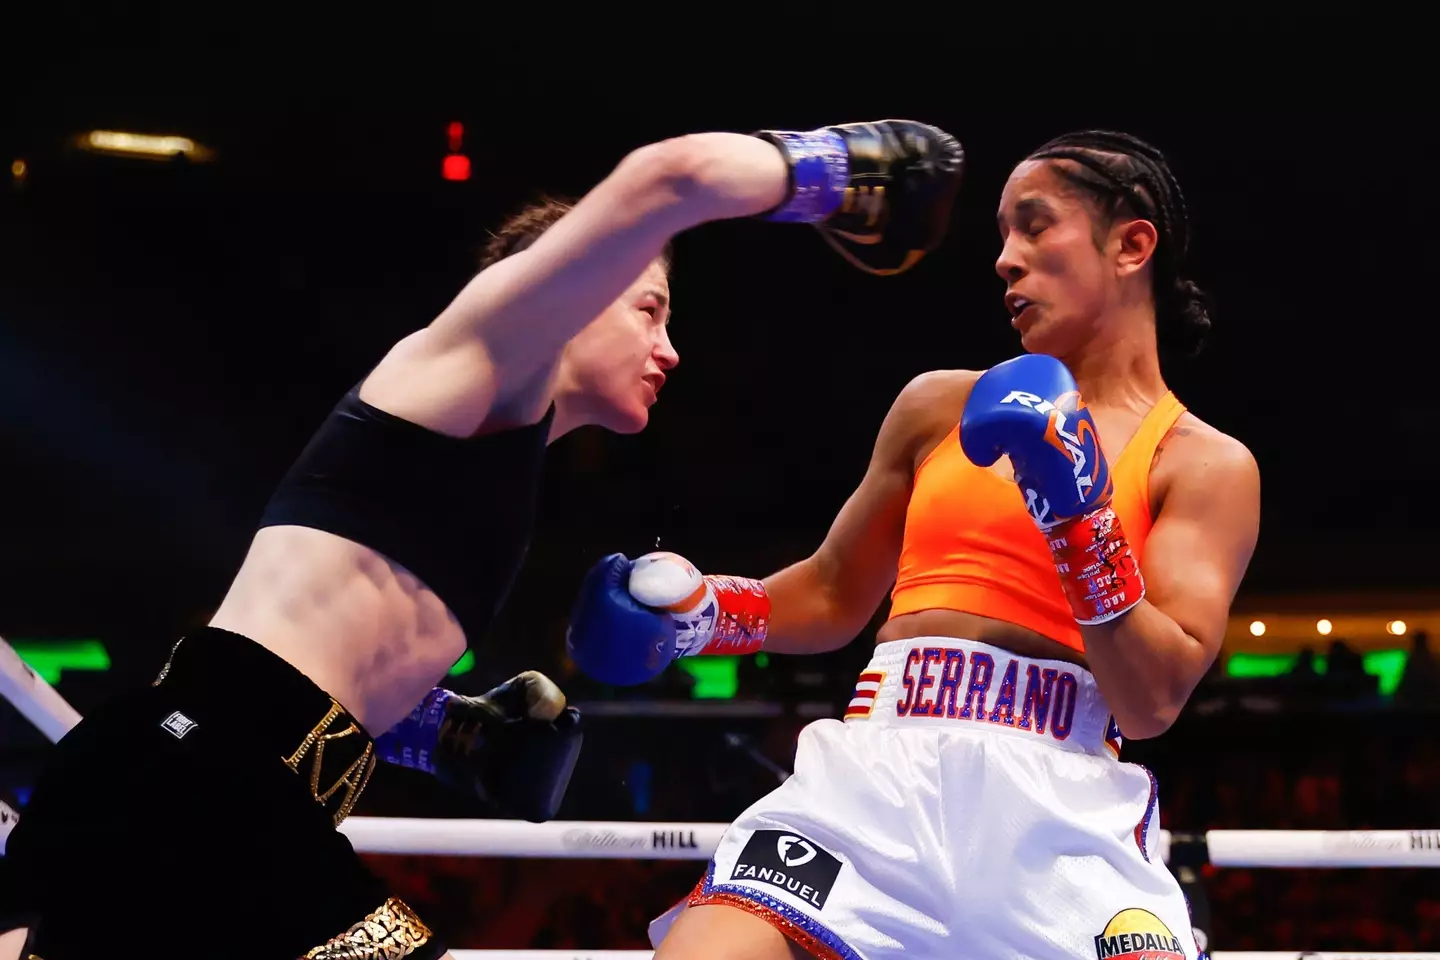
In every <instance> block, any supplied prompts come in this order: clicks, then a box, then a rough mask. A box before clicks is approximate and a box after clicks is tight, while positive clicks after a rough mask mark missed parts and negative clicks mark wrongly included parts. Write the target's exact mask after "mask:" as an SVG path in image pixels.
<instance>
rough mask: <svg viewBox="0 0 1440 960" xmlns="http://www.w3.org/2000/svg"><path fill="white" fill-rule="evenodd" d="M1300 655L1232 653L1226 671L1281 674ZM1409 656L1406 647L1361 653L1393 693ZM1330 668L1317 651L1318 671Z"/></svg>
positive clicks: (1231, 673)
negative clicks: (1404, 648) (1403, 648)
mask: <svg viewBox="0 0 1440 960" xmlns="http://www.w3.org/2000/svg"><path fill="white" fill-rule="evenodd" d="M1299 659H1300V655H1299V654H1295V653H1232V654H1231V655H1230V658H1229V659H1228V660H1226V661H1225V675H1226V676H1230V677H1279V676H1284V675H1285V674H1287V673H1289V672H1290V671H1291V670H1293V669H1294V668H1295V662H1296V661H1297V660H1299ZM1409 659H1410V653H1409V651H1407V650H1370V651H1367V652H1365V653H1363V654H1361V655H1360V662H1361V664H1362V669H1363V670H1364V671H1365V672H1366V673H1368V674H1371V675H1372V676H1375V677H1378V678H1379V680H1380V693H1381V694H1383V695H1384V696H1387V697H1388V696H1390V695H1391V694H1392V693H1394V692H1395V688H1396V687H1398V686H1399V685H1400V678H1401V677H1402V676H1404V674H1405V664H1406V662H1407V661H1408V660H1409ZM1328 669H1329V662H1328V658H1327V657H1326V656H1325V654H1323V653H1321V654H1316V655H1315V672H1316V673H1318V674H1320V675H1321V676H1324V674H1325V672H1326V670H1328Z"/></svg>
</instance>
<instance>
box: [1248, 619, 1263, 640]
mask: <svg viewBox="0 0 1440 960" xmlns="http://www.w3.org/2000/svg"><path fill="white" fill-rule="evenodd" d="M1250 636H1252V637H1263V636H1265V621H1263V620H1251V621H1250Z"/></svg>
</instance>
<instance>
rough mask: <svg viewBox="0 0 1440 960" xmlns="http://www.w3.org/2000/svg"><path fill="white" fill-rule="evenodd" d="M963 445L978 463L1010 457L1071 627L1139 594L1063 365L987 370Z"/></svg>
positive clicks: (1080, 405)
mask: <svg viewBox="0 0 1440 960" xmlns="http://www.w3.org/2000/svg"><path fill="white" fill-rule="evenodd" d="M960 445H961V448H962V449H963V450H964V451H965V456H966V457H968V458H969V459H970V461H971V462H972V463H974V464H975V465H976V466H980V467H989V466H990V465H991V464H993V463H994V462H995V461H996V460H998V459H1000V457H1001V456H1007V457H1009V458H1010V463H1011V464H1012V465H1013V466H1014V468H1015V482H1016V483H1017V484H1018V485H1019V487H1020V491H1021V493H1022V494H1023V495H1024V497H1025V509H1026V510H1027V511H1029V513H1030V516H1031V518H1032V519H1033V520H1034V521H1035V525H1036V526H1037V527H1039V528H1040V532H1041V533H1043V534H1045V538H1046V540H1047V541H1048V542H1049V544H1050V552H1051V553H1052V554H1053V555H1054V557H1055V570H1056V572H1058V573H1059V574H1060V582H1061V585H1062V586H1063V587H1064V590H1065V597H1066V599H1068V600H1069V601H1070V609H1071V611H1072V612H1073V613H1074V615H1075V620H1076V622H1077V623H1079V624H1081V625H1082V626H1091V625H1093V624H1098V623H1105V622H1106V621H1109V620H1114V619H1115V618H1116V617H1119V616H1121V615H1122V614H1124V613H1125V612H1127V611H1128V610H1130V609H1132V608H1133V607H1134V606H1135V605H1136V604H1138V603H1139V602H1140V601H1141V600H1142V599H1144V597H1145V580H1144V578H1143V577H1142V576H1141V575H1140V568H1139V566H1138V565H1137V564H1136V562H1135V557H1134V555H1133V554H1132V553H1131V550H1130V542H1129V541H1128V540H1126V539H1125V531H1124V530H1123V529H1121V526H1120V519H1119V518H1118V517H1117V516H1116V515H1115V510H1114V509H1113V508H1112V507H1111V505H1110V501H1111V497H1112V496H1113V494H1114V486H1113V484H1112V482H1111V479H1110V466H1109V464H1108V463H1106V461H1105V454H1104V453H1102V452H1101V450H1100V435H1099V434H1098V433H1097V432H1096V430H1095V420H1094V418H1093V417H1091V415H1090V410H1089V409H1088V408H1087V407H1086V406H1085V402H1084V401H1083V400H1082V399H1081V398H1080V391H1079V389H1078V388H1077V387H1076V384H1075V378H1074V377H1073V376H1071V375H1070V371H1069V370H1067V369H1065V365H1064V364H1063V363H1061V362H1060V361H1059V360H1056V359H1055V358H1054V357H1048V356H1045V355H1043V354H1025V355H1022V356H1019V357H1016V358H1014V359H1013V360H1007V361H1005V362H1004V363H1001V364H997V365H996V366H994V367H992V368H991V369H989V370H987V371H986V372H985V373H984V374H983V375H982V376H981V377H980V379H979V380H977V381H976V382H975V386H974V387H972V388H971V390H970V398H969V400H967V401H966V403H965V411H964V413H963V414H962V415H961V418H960Z"/></svg>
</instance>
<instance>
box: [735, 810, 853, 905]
mask: <svg viewBox="0 0 1440 960" xmlns="http://www.w3.org/2000/svg"><path fill="white" fill-rule="evenodd" d="M840 865H841V864H840V860H839V859H838V858H836V857H835V856H834V855H833V854H831V853H829V852H827V851H826V850H824V849H823V848H821V847H820V845H819V844H817V843H815V842H814V841H813V840H807V839H806V838H804V837H802V836H799V835H798V834H794V833H790V832H788V831H785V830H756V831H755V832H754V833H752V834H751V835H750V839H749V840H748V841H746V843H745V849H744V850H741V851H740V856H739V858H737V859H736V861H735V866H734V867H732V868H731V870H730V881H731V882H732V883H734V882H741V883H745V884H747V885H750V886H764V887H772V888H774V889H777V890H783V891H785V892H786V893H788V894H790V895H791V896H792V897H794V898H796V899H797V900H800V901H801V902H803V903H807V904H809V905H811V906H813V907H815V908H816V909H817V910H819V909H824V907H825V899H826V898H827V897H829V896H830V889H831V888H832V887H833V886H834V885H835V878H836V877H837V876H839V875H840Z"/></svg>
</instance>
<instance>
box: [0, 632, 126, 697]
mask: <svg viewBox="0 0 1440 960" xmlns="http://www.w3.org/2000/svg"><path fill="white" fill-rule="evenodd" d="M10 646H12V647H14V648H15V652H16V653H18V654H19V655H20V659H21V660H24V661H25V662H26V663H28V664H29V665H30V669H31V670H34V671H35V672H36V673H37V674H39V675H40V678H41V679H42V680H44V681H45V682H46V683H48V684H50V685H51V686H54V685H55V684H57V683H59V682H60V674H62V673H64V672H65V671H66V670H109V669H110V654H108V653H106V652H105V645H104V644H103V643H101V642H100V641H99V640H11V641H10Z"/></svg>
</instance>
